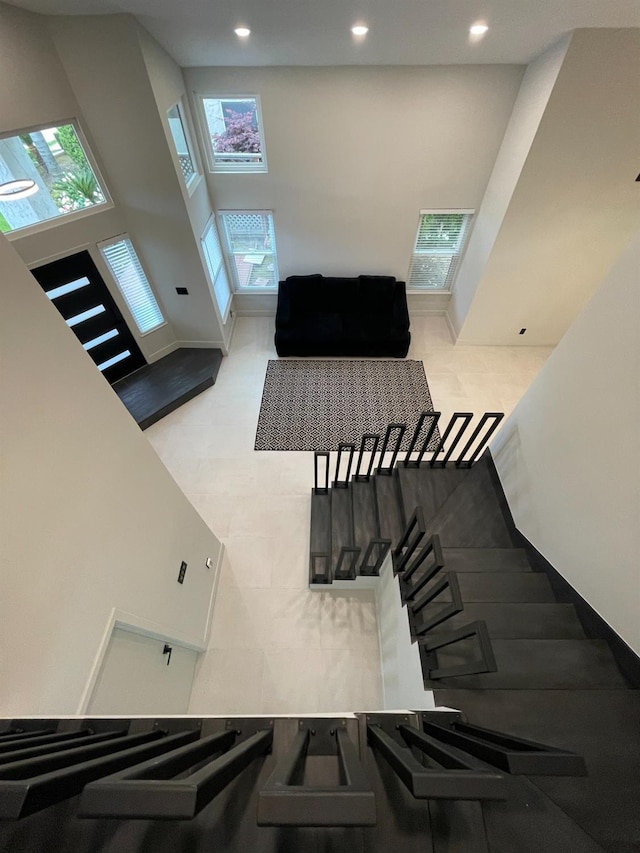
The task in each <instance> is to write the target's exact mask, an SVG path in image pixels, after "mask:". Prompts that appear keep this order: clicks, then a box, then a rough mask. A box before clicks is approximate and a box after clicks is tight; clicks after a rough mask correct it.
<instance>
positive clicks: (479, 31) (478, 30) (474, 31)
mask: <svg viewBox="0 0 640 853" xmlns="http://www.w3.org/2000/svg"><path fill="white" fill-rule="evenodd" d="M488 29H489V27H488V26H487V25H486V24H474V25H473V26H472V27H469V32H470V33H471V35H472V36H483V35H484V34H485V33H486V31H487V30H488Z"/></svg>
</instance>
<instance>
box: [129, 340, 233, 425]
mask: <svg viewBox="0 0 640 853" xmlns="http://www.w3.org/2000/svg"><path fill="white" fill-rule="evenodd" d="M221 363H222V352H221V350H219V349H178V350H175V352H172V353H170V354H169V355H166V356H165V357H164V358H161V359H160V360H159V361H156V362H154V363H153V364H147V365H145V366H144V367H141V368H140V369H139V370H136V371H135V372H134V373H132V374H130V375H129V376H125V378H124V379H121V380H120V381H119V382H116V383H115V384H114V386H113V390H114V391H115V392H116V394H117V395H118V397H119V398H120V399H121V400H122V402H123V404H124V405H125V406H126V408H127V409H128V410H129V413H130V414H131V416H132V417H133V418H134V420H135V421H136V423H137V424H138V426H139V427H140V429H143V430H144V429H147V428H148V427H150V426H151V425H152V424H155V423H156V422H157V421H159V420H160V419H161V418H164V417H165V415H168V414H169V413H170V412H173V411H175V410H176V409H177V408H179V407H180V406H182V405H184V403H187V402H188V401H189V400H191V399H192V398H193V397H195V396H197V395H198V394H200V393H201V392H202V391H204V390H205V389H207V388H210V387H211V386H212V385H213V384H214V382H215V381H216V377H217V375H218V371H219V370H220V364H221Z"/></svg>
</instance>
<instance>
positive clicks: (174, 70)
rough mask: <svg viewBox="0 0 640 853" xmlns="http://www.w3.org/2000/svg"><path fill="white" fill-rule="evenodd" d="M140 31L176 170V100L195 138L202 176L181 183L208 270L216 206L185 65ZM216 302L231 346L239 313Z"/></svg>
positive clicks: (194, 154)
mask: <svg viewBox="0 0 640 853" xmlns="http://www.w3.org/2000/svg"><path fill="white" fill-rule="evenodd" d="M138 35H139V39H140V46H141V48H142V56H143V58H144V62H145V65H146V67H147V73H148V75H149V82H150V83H151V88H152V90H153V94H154V97H155V101H156V105H157V108H158V115H159V117H160V121H161V123H162V127H163V130H164V133H165V138H166V141H167V147H168V149H169V153H170V155H171V159H172V160H173V164H174V168H175V169H176V172H179V169H180V165H179V162H178V157H177V154H176V153H175V148H174V144H173V139H172V137H171V131H170V128H169V120H168V118H167V111H168V110H169V109H170V108H171V107H173V106H174V105H175V104H179V105H180V114H181V117H182V121H183V124H186V128H187V134H188V135H189V137H190V140H191V145H192V150H191V155H192V158H193V159H194V167H195V168H196V169H197V171H198V172H199V177H198V178H197V179H196V180H195V181H194V182H192V184H191V185H190V187H189V188H188V189H187V187H186V186H185V185H184V182H183V181H182V180H181V179H180V181H179V183H180V189H181V191H182V196H183V199H184V203H185V207H186V211H187V216H188V219H189V222H190V224H191V229H192V232H193V236H194V240H195V245H196V248H197V250H198V252H199V255H200V259H201V263H202V266H203V268H204V269H205V270H206V262H205V258H204V255H203V252H202V247H201V245H200V238H201V236H202V234H203V232H204V229H205V226H206V224H207V222H208V221H209V219H210V218H211V216H212V215H213V206H212V203H211V199H210V198H209V189H208V185H207V182H206V180H205V179H204V171H203V163H202V160H201V158H200V156H199V149H198V142H197V135H196V132H195V124H194V122H193V119H192V116H191V108H190V105H189V98H188V96H187V91H186V88H185V83H184V77H183V75H182V69H181V68H180V67H179V66H178V65H177V64H176V63H175V62H174V61H173V59H172V58H171V57H170V56H169V54H168V53H167V52H166V51H165V50H164V48H162V47H161V46H160V45H159V44H158V43H157V42H156V41H155V40H154V39H153V38H152V37H151V36H150V35H149V34H148V33H147V32H146V30H144V29H142V27H140V28H139V30H138ZM207 282H208V284H209V288H210V290H211V291H212V292H213V283H212V282H211V281H210V280H209V278H208V277H207ZM232 300H233V297H232ZM213 303H214V307H215V310H216V316H217V318H218V323H219V325H220V328H221V330H222V335H223V339H224V343H225V345H226V346H228V345H229V342H230V340H231V334H232V331H233V325H234V322H235V317H234V316H233V312H232V311H231V312H230V313H229V316H228V317H227V322H226V323H223V322H222V317H221V316H220V312H219V310H218V306H217V302H216V300H215V294H214V298H213ZM232 309H233V301H232Z"/></svg>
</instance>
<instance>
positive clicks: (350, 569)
mask: <svg viewBox="0 0 640 853" xmlns="http://www.w3.org/2000/svg"><path fill="white" fill-rule="evenodd" d="M359 556H360V548H357V547H353V548H352V547H349V546H347V545H343V546H342V548H341V549H340V554H339V555H338V562H337V563H336V567H335V570H334V572H333V579H334V580H335V581H354V580H355V579H356V575H357V566H358V557H359ZM345 562H346V568H345V566H344V565H343V564H344V563H345Z"/></svg>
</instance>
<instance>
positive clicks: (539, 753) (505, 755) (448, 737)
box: [422, 714, 587, 776]
mask: <svg viewBox="0 0 640 853" xmlns="http://www.w3.org/2000/svg"><path fill="white" fill-rule="evenodd" d="M422 726H423V729H424V731H425V732H426V733H427V734H429V735H432V736H433V737H436V738H438V739H439V740H442V741H444V742H445V743H448V744H451V745H452V746H453V747H455V748H457V749H462V750H464V751H465V752H467V753H469V754H470V755H475V756H476V757H477V758H479V759H481V760H482V761H486V762H487V763H489V764H492V765H494V766H495V767H499V768H500V769H501V770H504V771H505V772H507V773H514V774H526V775H529V776H585V775H586V773H587V768H586V765H585V762H584V759H583V758H582V756H580V755H577V754H576V753H575V752H569V751H568V750H564V749H557V748H555V747H551V746H547V745H546V744H543V743H536V742H535V741H532V740H525V739H524V738H519V737H515V736H514V735H509V734H505V733H503V732H496V731H494V730H493V729H485V728H482V727H481V726H474V725H471V724H469V723H463V722H461V721H460V720H452V721H451V722H450V724H449V725H440V724H439V723H436V722H434V718H433V714H430V715H428V716H427V715H425V716H424V717H423V721H422Z"/></svg>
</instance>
